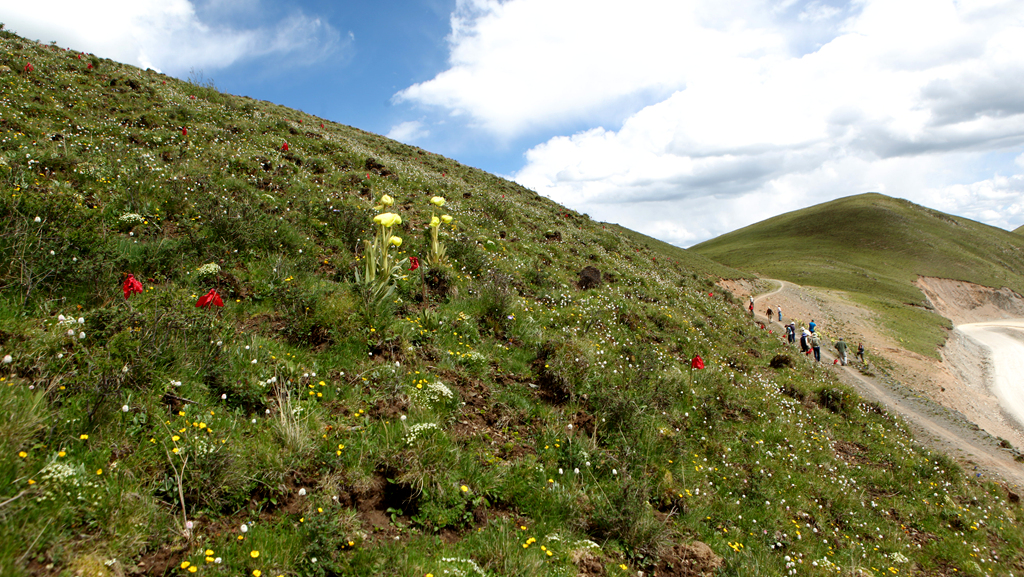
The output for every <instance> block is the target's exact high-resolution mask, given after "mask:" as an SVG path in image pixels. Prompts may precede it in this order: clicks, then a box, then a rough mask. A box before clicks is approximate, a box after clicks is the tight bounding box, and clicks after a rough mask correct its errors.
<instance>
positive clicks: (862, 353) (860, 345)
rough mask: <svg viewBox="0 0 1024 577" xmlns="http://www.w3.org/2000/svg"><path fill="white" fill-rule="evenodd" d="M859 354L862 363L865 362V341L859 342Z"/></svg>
mask: <svg viewBox="0 0 1024 577" xmlns="http://www.w3.org/2000/svg"><path fill="white" fill-rule="evenodd" d="M857 356H858V357H860V363H861V364H864V343H857Z"/></svg>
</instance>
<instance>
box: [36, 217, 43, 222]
mask: <svg viewBox="0 0 1024 577" xmlns="http://www.w3.org/2000/svg"><path fill="white" fill-rule="evenodd" d="M35 221H36V222H43V219H41V218H39V217H38V216H37V217H36V218H35Z"/></svg>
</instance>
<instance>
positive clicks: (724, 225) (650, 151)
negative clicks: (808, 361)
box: [514, 0, 1024, 245]
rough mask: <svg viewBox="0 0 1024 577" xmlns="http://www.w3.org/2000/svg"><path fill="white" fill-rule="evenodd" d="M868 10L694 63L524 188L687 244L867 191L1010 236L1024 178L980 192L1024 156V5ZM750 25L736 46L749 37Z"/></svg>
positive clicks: (557, 140)
mask: <svg viewBox="0 0 1024 577" xmlns="http://www.w3.org/2000/svg"><path fill="white" fill-rule="evenodd" d="M811 7H812V8H813V3H812V5H811ZM862 7H863V9H862V11H861V12H860V13H859V14H855V15H852V16H850V17H849V18H847V19H846V20H845V21H844V22H843V23H842V26H841V27H840V28H838V29H837V34H836V36H835V37H834V38H832V39H831V40H830V41H829V42H827V43H826V44H825V45H823V46H821V47H820V48H818V49H816V50H814V51H812V52H808V53H806V54H802V55H799V56H798V55H795V54H787V53H785V52H783V51H780V50H773V49H772V46H773V45H772V44H771V43H768V44H765V46H766V49H765V50H763V51H753V52H752V51H743V52H735V51H732V52H730V51H724V52H719V53H717V54H712V55H709V56H705V55H704V54H701V55H696V54H687V53H682V54H679V55H678V58H677V62H676V64H677V68H678V71H677V73H678V74H679V76H680V77H684V78H685V85H684V86H681V87H679V89H678V90H676V91H675V92H674V93H672V94H671V95H670V96H669V97H667V98H665V99H663V100H661V101H660V102H656V103H652V104H650V105H648V106H647V107H645V108H643V109H642V110H640V111H639V112H637V113H636V114H634V115H632V116H631V117H629V118H628V119H626V120H625V121H624V122H623V123H622V125H621V127H619V128H618V129H617V130H609V129H607V128H602V127H597V128H593V129H590V130H586V131H583V132H580V133H577V134H574V135H572V136H556V137H552V138H550V139H549V140H547V141H546V142H543V143H541V144H538V145H536V146H534V147H533V148H532V149H530V150H529V151H528V152H527V153H526V164H525V166H524V167H523V168H522V169H521V170H519V171H518V172H517V173H516V174H515V175H514V178H515V179H516V180H517V181H519V182H520V183H522V184H524V185H526V186H528V187H531V188H533V189H535V190H537V191H538V192H540V193H541V194H544V195H547V196H549V197H551V198H553V199H555V200H556V201H558V202H561V203H563V204H566V205H568V206H571V207H573V208H576V209H579V210H583V211H585V212H588V213H590V214H591V215H592V216H594V217H595V218H598V219H608V220H614V221H616V222H621V223H623V224H625V225H626V226H630V227H631V228H636V229H637V230H640V231H643V232H646V233H648V234H653V235H657V236H659V238H664V239H666V240H669V241H671V242H676V243H679V244H685V245H688V244H692V243H693V242H696V241H700V240H704V239H706V238H709V237H711V236H715V235H718V234H721V233H723V232H727V231H728V230H731V229H734V228H737V227H739V226H743V225H746V224H750V223H752V222H755V221H758V220H762V219H764V218H767V217H770V216H773V215H775V214H779V213H781V212H784V211H786V210H792V209H796V208H802V207H804V206H808V205H811V204H816V203H819V202H825V201H828V200H832V199H834V198H838V197H841V196H846V195H849V194H856V193H860V192H867V191H877V192H883V193H886V194H889V195H892V196H899V197H903V198H908V199H910V200H914V201H915V202H919V203H921V204H925V205H928V206H933V207H935V208H938V209H939V210H945V211H947V212H952V213H955V214H961V215H964V216H968V217H969V218H976V219H980V220H982V221H984V222H988V223H991V224H995V225H997V226H1003V227H1006V228H1013V227H1014V226H1017V225H1019V224H1021V223H1022V222H1024V213H1022V212H1021V209H1020V200H1019V199H1020V193H1021V192H1022V187H1021V181H1022V179H1024V176H1022V175H1019V174H1018V175H1016V176H1013V175H1011V176H999V175H992V177H991V178H982V179H980V180H979V179H978V175H977V174H976V171H975V169H974V168H973V167H975V166H977V165H978V164H983V163H984V161H985V160H986V159H988V158H990V157H993V156H996V155H998V154H1005V153H1006V152H1012V153H1014V154H1016V152H1015V151H1022V150H1024V100H1022V99H1021V98H1020V94H1021V93H1022V91H1024V84H1022V82H1024V81H1022V80H1021V79H1022V78H1024V24H1022V23H1024V4H1022V3H1020V2H1013V1H1009V0H1008V1H1006V2H987V3H985V4H984V5H982V4H981V3H977V2H969V1H963V0H961V1H957V2H953V1H952V0H946V1H937V0H867V1H865V2H863V4H862ZM793 8H794V10H796V9H797V8H799V7H796V6H794V7H793ZM806 9H808V8H807V6H805V7H804V12H806ZM804 12H801V13H804ZM735 24H736V26H737V27H738V28H737V29H736V30H735V31H734V30H732V29H730V30H729V31H728V32H727V33H726V35H731V34H733V33H737V34H739V35H740V37H741V38H746V37H749V36H748V35H747V32H746V31H745V29H744V28H743V26H744V23H743V22H740V21H736V22H735ZM772 36H773V29H771V28H768V29H766V30H760V31H759V32H758V37H759V38H771V37H772ZM780 45H789V43H788V42H786V41H783V42H781V43H780ZM708 61H710V62H711V63H712V65H710V66H709V65H708ZM516 82H517V83H518V84H525V85H529V84H530V81H529V79H528V78H520V79H518V80H516ZM555 108H557V106H555ZM1018 164H1019V162H1018ZM1010 170H1018V169H1015V168H1013V167H1010ZM990 174H991V173H990ZM654 215H656V216H654Z"/></svg>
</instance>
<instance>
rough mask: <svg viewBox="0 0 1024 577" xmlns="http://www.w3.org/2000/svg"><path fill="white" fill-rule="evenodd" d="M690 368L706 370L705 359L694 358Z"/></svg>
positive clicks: (698, 356)
mask: <svg viewBox="0 0 1024 577" xmlns="http://www.w3.org/2000/svg"><path fill="white" fill-rule="evenodd" d="M690 368H691V369H703V368H704V359H702V358H700V355H697V356H695V357H693V360H692V361H690Z"/></svg>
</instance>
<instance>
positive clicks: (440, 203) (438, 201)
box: [430, 196, 444, 206]
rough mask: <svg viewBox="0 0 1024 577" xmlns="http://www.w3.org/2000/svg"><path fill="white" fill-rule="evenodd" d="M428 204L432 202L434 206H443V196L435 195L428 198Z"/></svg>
mask: <svg viewBox="0 0 1024 577" xmlns="http://www.w3.org/2000/svg"><path fill="white" fill-rule="evenodd" d="M430 204H432V205H434V206H444V197H443V196H435V197H433V198H431V199H430Z"/></svg>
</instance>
